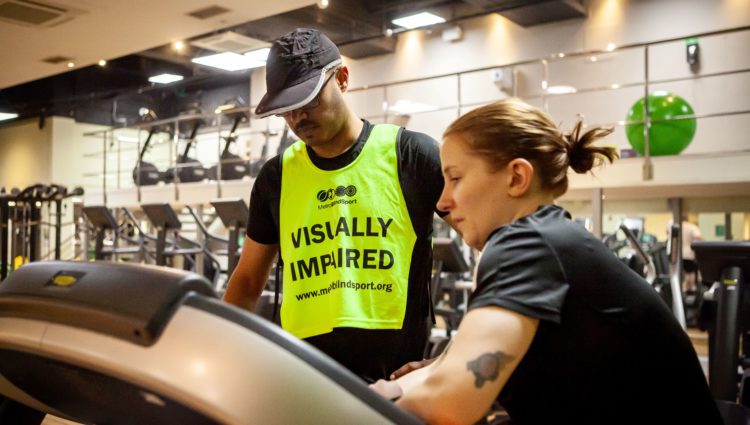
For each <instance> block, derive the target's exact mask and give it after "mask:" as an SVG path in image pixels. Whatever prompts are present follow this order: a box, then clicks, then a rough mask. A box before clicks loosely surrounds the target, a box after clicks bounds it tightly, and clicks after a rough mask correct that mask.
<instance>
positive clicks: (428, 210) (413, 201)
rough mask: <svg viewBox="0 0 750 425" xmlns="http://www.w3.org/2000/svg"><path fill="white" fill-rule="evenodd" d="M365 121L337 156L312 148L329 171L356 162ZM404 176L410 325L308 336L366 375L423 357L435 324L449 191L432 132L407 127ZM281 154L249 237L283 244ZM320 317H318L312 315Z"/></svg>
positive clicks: (401, 158)
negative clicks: (409, 232) (434, 290)
mask: <svg viewBox="0 0 750 425" xmlns="http://www.w3.org/2000/svg"><path fill="white" fill-rule="evenodd" d="M363 122H364V125H363V127H362V132H361V133H360V135H359V137H358V138H357V141H356V142H355V143H354V145H352V147H351V148H349V149H348V150H347V151H346V152H344V153H342V154H341V155H339V156H337V157H335V158H322V157H319V156H318V155H316V154H315V152H314V151H313V150H312V149H310V147H309V146H308V147H307V153H308V155H309V156H310V159H311V160H312V162H313V164H315V166H316V167H318V168H320V169H323V170H328V171H330V170H337V169H340V168H343V167H345V166H347V165H349V164H351V163H352V161H354V160H355V159H356V158H357V156H358V155H359V154H360V152H362V148H363V147H364V145H365V142H366V141H367V138H368V137H369V135H370V132H371V130H372V127H373V125H372V124H371V123H370V122H368V121H366V120H363ZM397 158H398V176H399V182H400V184H401V190H402V192H403V194H404V199H405V201H406V207H407V209H408V211H409V217H410V218H411V222H412V225H413V227H414V232H415V233H416V236H417V241H416V243H415V245H414V251H413V253H412V259H411V267H410V270H409V291H408V294H407V306H406V314H405V317H404V326H403V328H402V329H401V330H367V329H358V328H335V329H334V330H333V332H330V333H327V334H323V335H318V336H314V337H311V338H306V341H307V342H309V343H311V344H312V345H314V346H316V347H317V348H319V349H320V350H321V351H323V352H324V353H326V354H328V355H329V356H331V357H333V358H334V359H335V360H336V361H338V362H339V363H341V364H343V365H344V366H346V367H347V368H349V369H350V370H351V371H353V372H354V373H356V374H358V375H360V376H362V377H363V378H364V379H366V380H376V379H379V378H387V376H388V375H389V374H390V373H391V372H393V371H394V370H395V369H397V368H399V367H401V366H402V365H404V364H405V363H407V362H409V361H413V360H420V359H422V356H423V351H424V347H425V344H426V342H427V337H428V330H429V327H430V325H431V324H430V322H429V317H430V315H429V312H430V306H429V304H430V299H429V295H428V285H429V281H430V273H431V270H432V219H433V217H434V213H435V212H437V213H438V214H439V215H441V216H443V215H445V213H443V212H439V211H437V209H436V208H437V207H436V204H437V201H438V199H439V198H440V194H441V192H442V191H443V177H442V173H441V169H440V155H439V149H438V145H437V143H436V142H435V140H434V139H432V138H431V137H430V136H428V135H426V134H423V133H417V132H413V131H409V130H406V129H403V128H402V129H401V130H400V131H399V132H398V143H397ZM280 198H281V158H280V156H279V155H277V156H276V157H274V158H271V159H270V160H269V161H268V162H266V163H265V164H264V165H263V168H262V169H261V170H260V173H259V174H258V177H257V179H256V180H255V184H254V185H253V189H252V192H251V195H250V217H249V221H248V226H247V236H248V237H249V238H251V239H252V240H254V241H256V242H258V243H262V244H277V243H279V200H280ZM311 320H314V319H311Z"/></svg>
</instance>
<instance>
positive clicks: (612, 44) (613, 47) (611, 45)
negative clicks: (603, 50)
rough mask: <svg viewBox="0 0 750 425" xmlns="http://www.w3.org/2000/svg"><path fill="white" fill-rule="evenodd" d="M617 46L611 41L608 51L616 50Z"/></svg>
mask: <svg viewBox="0 0 750 425" xmlns="http://www.w3.org/2000/svg"><path fill="white" fill-rule="evenodd" d="M615 48H617V46H615V43H609V44H607V51H608V52H611V51H612V50H615Z"/></svg>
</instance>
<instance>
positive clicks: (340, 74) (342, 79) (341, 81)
mask: <svg viewBox="0 0 750 425" xmlns="http://www.w3.org/2000/svg"><path fill="white" fill-rule="evenodd" d="M335 78H336V83H337V84H338V85H339V89H340V90H341V93H344V92H346V90H347V89H348V88H349V68H347V67H346V66H345V65H343V66H341V68H339V70H338V71H336V77H335Z"/></svg>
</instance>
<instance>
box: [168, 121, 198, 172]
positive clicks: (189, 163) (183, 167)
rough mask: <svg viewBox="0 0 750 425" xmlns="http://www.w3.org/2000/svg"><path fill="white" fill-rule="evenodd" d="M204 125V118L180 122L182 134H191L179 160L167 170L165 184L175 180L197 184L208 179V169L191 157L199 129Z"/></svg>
mask: <svg viewBox="0 0 750 425" xmlns="http://www.w3.org/2000/svg"><path fill="white" fill-rule="evenodd" d="M203 124H204V121H203V119H202V118H190V119H185V120H183V121H180V124H179V125H180V127H182V128H181V130H185V133H183V131H180V133H181V134H189V135H188V137H187V144H186V145H185V150H184V151H183V152H182V154H181V155H180V156H179V157H178V158H177V163H176V164H175V166H174V167H170V168H169V169H167V172H166V173H164V182H165V183H172V182H174V181H175V179H176V180H177V181H178V182H180V183H195V182H200V181H203V180H204V179H205V178H206V169H205V168H203V164H201V163H200V161H198V160H197V159H195V158H191V157H190V149H191V148H192V147H193V146H195V138H196V136H197V135H198V129H199V128H200V127H201V126H202V125H203ZM187 132H189V133H187Z"/></svg>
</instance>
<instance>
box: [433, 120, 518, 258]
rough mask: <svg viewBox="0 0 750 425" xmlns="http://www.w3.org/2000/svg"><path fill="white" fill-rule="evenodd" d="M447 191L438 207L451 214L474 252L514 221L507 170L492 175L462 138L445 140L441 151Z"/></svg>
mask: <svg viewBox="0 0 750 425" xmlns="http://www.w3.org/2000/svg"><path fill="white" fill-rule="evenodd" d="M440 160H441V163H442V167H443V178H444V179H445V188H444V189H443V194H442V195H441V196H440V200H439V201H438V204H437V207H438V209H440V210H443V211H448V212H449V213H450V216H451V219H452V220H453V226H454V227H455V228H456V230H458V231H459V232H460V233H461V236H462V237H463V239H464V241H466V243H467V244H469V246H471V247H472V248H475V249H478V250H481V249H482V247H484V243H485V242H486V241H487V237H489V235H490V233H492V231H493V230H495V229H497V228H498V227H500V226H502V225H504V224H507V223H509V222H510V221H511V219H512V217H513V214H512V204H513V201H512V199H511V198H510V197H509V196H508V193H507V186H508V184H509V182H510V180H509V179H510V178H511V176H509V173H508V171H507V169H501V170H500V171H492V170H491V169H490V167H489V166H488V164H487V163H486V162H485V161H484V160H482V159H481V157H479V156H478V155H476V154H473V153H471V152H470V151H469V150H468V148H467V145H466V142H465V141H464V138H463V137H462V136H461V135H460V134H452V135H448V136H447V137H445V139H444V140H443V145H442V146H441V147H440Z"/></svg>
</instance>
